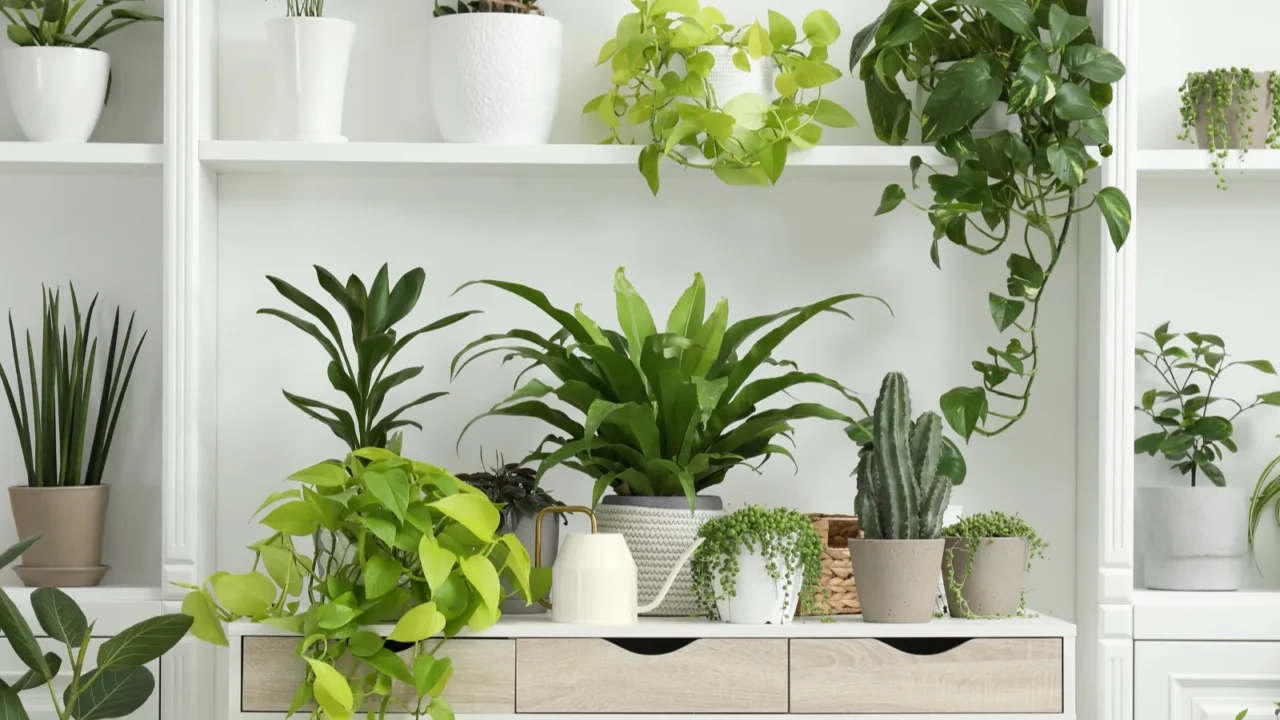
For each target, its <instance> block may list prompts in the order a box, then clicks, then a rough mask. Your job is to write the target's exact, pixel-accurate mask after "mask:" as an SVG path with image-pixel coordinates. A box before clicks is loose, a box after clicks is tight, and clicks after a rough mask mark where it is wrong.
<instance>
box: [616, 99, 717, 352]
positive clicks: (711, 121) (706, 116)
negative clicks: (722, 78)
mask: <svg viewBox="0 0 1280 720" xmlns="http://www.w3.org/2000/svg"><path fill="white" fill-rule="evenodd" d="M698 120H699V121H701V122H702V126H703V127H704V128H706V131H707V134H708V135H710V136H711V137H714V138H720V139H722V140H723V139H725V138H728V137H731V136H732V135H733V126H734V123H735V122H736V121H735V120H734V118H733V116H732V115H728V114H726V113H722V112H704V113H702V114H701V115H699V116H698ZM619 317H621V316H619ZM655 332H656V330H655Z"/></svg>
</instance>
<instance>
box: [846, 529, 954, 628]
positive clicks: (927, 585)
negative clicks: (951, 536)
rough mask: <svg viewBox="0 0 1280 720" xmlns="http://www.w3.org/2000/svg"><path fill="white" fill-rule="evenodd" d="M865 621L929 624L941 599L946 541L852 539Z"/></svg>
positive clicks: (850, 552)
mask: <svg viewBox="0 0 1280 720" xmlns="http://www.w3.org/2000/svg"><path fill="white" fill-rule="evenodd" d="M849 560H850V561H852V563H853V579H854V581H855V582H856V583H858V599H859V600H860V601H861V602H862V619H863V620H865V621H866V622H874V623H925V622H929V621H930V620H932V619H933V608H934V603H935V601H936V599H937V596H938V566H939V563H941V562H942V539H941V538H939V539H937V540H866V539H853V538H850V540H849Z"/></svg>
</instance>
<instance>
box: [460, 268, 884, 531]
mask: <svg viewBox="0 0 1280 720" xmlns="http://www.w3.org/2000/svg"><path fill="white" fill-rule="evenodd" d="M475 284H483V285H490V286H493V287H496V288H498V289H501V290H505V291H506V292H509V293H511V294H513V295H515V296H517V297H520V298H523V299H524V300H526V301H528V302H529V303H531V304H533V305H534V306H535V307H537V308H538V309H539V310H542V311H543V312H544V313H546V314H547V315H549V316H550V317H551V318H552V319H554V320H555V321H556V322H557V323H558V324H559V325H560V330H559V331H558V332H556V333H554V334H553V335H551V336H550V337H543V336H542V335H539V334H538V333H535V332H531V331H529V330H511V331H509V332H507V333H502V334H497V335H486V336H485V337H482V338H480V339H478V340H476V341H474V342H472V343H471V344H469V345H467V346H466V347H465V348H463V350H462V352H460V353H458V355H457V357H455V358H454V359H453V365H452V366H451V372H452V373H453V374H454V375H455V376H456V375H457V374H458V373H460V372H461V371H462V370H463V369H464V368H465V367H466V366H467V365H468V364H470V363H471V362H472V361H474V360H476V359H477V358H480V357H483V356H484V355H488V354H491V353H497V352H501V353H505V354H506V355H507V359H512V358H522V359H524V360H528V361H529V362H530V364H529V366H528V367H527V368H525V370H524V371H523V372H521V373H520V376H518V377H517V378H516V384H517V385H519V383H520V379H521V378H522V377H523V376H524V374H525V373H526V372H528V371H529V370H532V369H534V368H540V369H543V370H545V371H547V372H549V373H550V374H551V375H552V376H553V377H554V379H555V381H556V382H557V385H556V386H555V387H552V386H550V385H547V384H546V383H544V382H543V381H541V380H538V379H532V380H529V381H528V383H526V384H525V385H524V386H522V387H520V388H519V389H517V390H516V391H515V392H514V393H513V394H512V395H511V396H510V397H508V398H507V399H506V400H503V401H502V402H500V403H498V404H497V405H495V406H494V407H493V408H492V409H491V410H489V411H488V412H486V413H484V414H482V415H480V416H479V417H477V418H475V419H473V420H472V421H471V422H469V423H467V426H466V427H465V428H463V430H462V433H463V434H464V435H465V434H466V432H467V429H468V428H470V427H471V425H472V424H474V423H475V422H476V421H477V420H479V419H480V418H483V417H490V416H510V417H528V418H536V419H539V420H542V421H543V422H546V423H548V424H549V425H551V426H552V427H554V428H555V429H556V430H557V432H556V433H553V434H551V435H548V436H547V437H546V438H545V439H544V440H543V442H542V443H541V444H540V446H539V449H538V450H536V451H535V452H533V453H532V454H530V455H529V457H528V458H526V461H538V462H540V465H539V467H538V476H539V477H541V476H542V474H543V473H545V472H546V471H547V470H550V469H551V468H553V467H555V466H557V465H561V464H563V465H566V466H568V467H571V468H573V469H575V470H578V471H580V472H583V473H585V474H587V475H588V476H590V477H591V478H593V479H594V480H595V487H594V491H593V493H592V504H593V505H594V504H595V503H596V502H598V501H599V499H600V496H601V495H602V494H603V493H604V490H605V488H607V487H612V488H613V489H614V492H616V493H618V494H619V495H646V496H653V495H659V496H679V495H682V494H683V495H685V496H686V497H688V499H689V503H690V507H692V506H693V503H694V497H695V495H697V493H699V492H702V491H704V490H706V489H707V488H710V487H712V486H714V485H717V484H719V483H720V482H722V481H723V480H724V477H725V474H726V473H728V472H729V470H731V469H732V468H734V467H737V466H739V465H747V466H751V465H752V463H753V461H757V460H758V461H759V464H763V463H764V462H765V461H766V460H768V459H769V458H770V457H772V456H773V455H782V456H784V457H787V458H790V459H792V462H793V463H794V461H795V460H794V458H792V456H791V452H790V451H789V450H788V449H787V448H786V447H784V446H782V445H779V444H778V440H779V438H785V439H787V440H788V441H789V440H790V438H791V431H792V426H791V423H792V422H793V421H795V420H802V419H806V418H821V419H825V420H839V421H843V422H845V423H852V422H853V420H852V419H850V418H849V417H848V416H847V415H845V414H844V413H842V412H839V411H837V410H832V409H831V408H828V407H826V406H824V405H820V404H816V403H796V404H794V405H790V406H787V407H782V408H774V409H768V410H761V411H757V409H756V408H757V405H759V404H760V403H763V402H765V401H766V400H769V399H770V398H772V397H774V396H775V395H777V394H778V393H782V392H785V391H787V390H789V389H791V388H793V387H798V386H801V385H824V386H826V387H829V388H831V389H833V390H835V391H836V392H837V393H839V394H840V395H841V396H843V397H844V398H845V399H847V400H849V401H850V402H852V403H854V404H855V405H857V406H859V407H861V408H862V409H863V411H864V412H865V410H866V407H865V406H864V405H863V404H862V402H861V401H860V400H858V399H857V398H856V397H854V396H853V395H852V394H851V393H850V392H849V391H848V390H846V389H845V388H844V386H842V385H840V384H839V383H837V382H836V381H834V380H831V379H830V378H827V377H825V376H822V375H817V374H814V373H806V372H801V371H800V370H799V369H796V368H795V363H793V362H790V361H787V360H775V359H774V358H773V356H772V355H773V351H774V350H775V349H776V348H777V347H778V346H779V345H781V344H782V342H783V341H784V340H786V339H787V337H788V336H789V335H791V333H792V332H794V331H795V330H797V329H798V328H799V327H800V326H802V325H804V324H805V323H807V322H808V321H809V320H810V319H812V318H813V317H815V316H816V315H818V314H820V313H825V312H834V313H838V314H841V315H846V316H847V313H845V312H844V311H843V310H841V309H840V308H839V306H840V305H842V304H844V303H846V302H848V301H851V300H856V299H859V298H868V297H869V296H865V295H858V294H847V295H837V296H834V297H830V298H827V299H825V300H822V301H819V302H816V303H813V304H811V305H805V306H801V307H796V308H791V309H789V310H783V311H782V312H778V313H774V314H772V315H763V316H759V317H753V318H748V319H746V320H742V321H739V322H737V323H734V324H732V325H730V324H729V303H728V301H726V300H724V299H723V298H722V299H721V300H720V301H719V302H717V303H716V305H715V307H714V309H713V310H712V311H711V312H710V313H707V312H706V286H705V285H704V283H703V280H702V275H700V274H698V275H695V276H694V280H693V284H692V285H691V286H690V287H689V288H688V289H687V290H685V292H684V294H683V295H681V297H680V299H679V301H677V302H676V305H675V307H674V308H672V310H671V314H670V315H669V316H668V318H667V324H666V328H665V332H658V330H657V326H656V325H655V324H654V320H653V316H652V315H651V314H650V311H649V306H648V304H646V303H645V301H644V299H643V298H642V297H641V296H640V294H639V293H638V292H637V291H636V289H635V288H634V287H633V286H632V285H631V283H630V282H628V280H627V278H626V275H625V273H624V271H623V269H622V268H619V269H618V272H617V274H616V276H615V278H614V294H615V296H616V298H617V311H618V323H619V325H620V326H621V330H622V331H621V332H617V331H613V330H602V329H601V328H600V326H599V325H598V324H597V323H596V322H595V321H594V320H592V319H591V318H589V317H587V315H586V314H585V313H584V312H583V311H582V306H581V305H578V306H576V307H575V308H574V310H573V312H568V311H565V310H561V309H559V308H556V307H554V306H553V305H551V303H550V301H549V300H548V299H547V296H546V295H544V294H542V293H541V292H539V291H537V290H534V289H533V288H530V287H526V286H524V285H517V284H515V283H508V282H500V281H497V280H478V281H475V282H471V283H467V284H466V285H463V287H464V288H465V287H467V286H469V285H475ZM870 299H873V300H876V301H878V302H881V303H882V304H883V301H882V300H879V298H870ZM886 307H888V306H887V305H886ZM775 324H776V326H774V325H775ZM770 326H774V327H772V329H770V330H769V331H768V332H767V333H765V335H764V336H763V337H761V338H760V339H759V340H757V341H756V342H755V344H754V345H752V346H751V348H750V349H749V350H747V351H746V352H745V353H744V354H743V355H742V356H741V357H740V356H739V355H738V351H739V349H741V347H742V346H743V344H744V343H745V342H746V341H747V340H748V339H749V338H750V337H751V336H752V335H754V334H755V333H757V332H759V331H762V330H764V329H766V328H769V327H770ZM507 343H510V344H507ZM766 364H769V365H775V366H780V367H781V366H787V367H791V368H792V369H793V370H792V371H791V372H786V373H784V374H782V375H780V376H774V377H767V378H759V379H756V380H751V376H752V375H753V374H754V373H755V372H756V370H757V369H759V368H760V367H761V366H763V365H766ZM749 380H751V381H750V382H748V381H749ZM548 395H553V396H555V398H556V399H558V400H559V401H561V402H562V403H564V404H565V405H567V406H569V407H570V408H572V409H573V410H575V411H577V412H578V413H580V414H581V416H582V418H581V419H580V420H576V419H574V418H573V417H571V416H570V415H569V414H567V413H565V412H564V411H562V410H560V409H557V408H554V407H552V406H550V405H548V404H547V403H546V402H544V401H543V400H542V399H541V398H545V397H547V396H548ZM459 442H461V436H459ZM547 446H551V447H552V450H551V451H550V452H548V451H545V450H544V449H543V448H546V447H547ZM756 467H757V468H758V465H756Z"/></svg>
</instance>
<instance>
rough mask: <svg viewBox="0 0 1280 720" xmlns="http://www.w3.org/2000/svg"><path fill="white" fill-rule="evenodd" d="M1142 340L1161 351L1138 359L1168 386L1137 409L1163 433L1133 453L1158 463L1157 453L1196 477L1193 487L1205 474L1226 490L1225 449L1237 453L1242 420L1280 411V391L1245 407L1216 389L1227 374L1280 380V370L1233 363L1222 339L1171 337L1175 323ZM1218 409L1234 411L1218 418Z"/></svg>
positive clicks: (1144, 351)
mask: <svg viewBox="0 0 1280 720" xmlns="http://www.w3.org/2000/svg"><path fill="white" fill-rule="evenodd" d="M1140 334H1141V335H1142V336H1143V337H1145V338H1147V339H1148V340H1150V341H1151V342H1153V343H1155V349H1151V348H1138V349H1137V354H1138V359H1140V360H1142V361H1143V362H1145V363H1146V364H1148V365H1150V366H1151V367H1152V368H1154V369H1155V371H1156V372H1157V373H1158V374H1159V375H1160V379H1161V381H1163V383H1164V386H1163V387H1159V388H1152V389H1150V390H1147V391H1146V392H1144V393H1143V394H1142V404H1140V405H1138V406H1137V407H1136V408H1135V409H1136V410H1138V411H1139V412H1141V413H1143V414H1144V415H1146V416H1148V417H1150V418H1151V421H1152V422H1154V423H1155V424H1156V425H1157V426H1159V428H1160V430H1159V431H1158V432H1154V433H1150V434H1148V435H1143V436H1142V437H1140V438H1138V439H1137V440H1135V441H1134V443H1133V451H1134V452H1137V453H1146V454H1147V455H1150V456H1152V457H1155V455H1156V453H1160V454H1162V455H1164V456H1165V458H1166V459H1168V460H1171V461H1173V467H1174V468H1175V469H1177V470H1178V472H1180V473H1182V474H1183V475H1190V476H1191V486H1192V487H1195V485H1196V480H1197V478H1198V476H1199V474H1200V473H1203V474H1204V476H1205V477H1207V478H1209V480H1210V481H1211V482H1213V484H1214V485H1217V486H1219V487H1221V486H1223V485H1225V484H1226V478H1224V477H1223V475H1222V470H1220V469H1219V468H1218V466H1217V465H1216V464H1215V463H1216V462H1217V461H1219V460H1221V459H1222V458H1223V457H1224V455H1225V453H1224V452H1223V449H1224V448H1225V449H1226V450H1229V451H1231V452H1235V451H1236V443H1235V441H1234V440H1233V439H1232V435H1233V434H1234V433H1235V425H1234V423H1235V420H1236V418H1238V417H1240V415H1242V414H1244V413H1246V412H1248V411H1250V410H1252V409H1254V408H1256V407H1258V406H1261V405H1273V406H1280V391H1275V392H1269V393H1263V394H1261V395H1259V396H1257V397H1256V398H1255V399H1254V401H1253V402H1252V403H1250V404H1248V405H1245V404H1243V403H1241V402H1240V401H1238V400H1235V399H1233V398H1229V397H1222V396H1219V395H1214V394H1213V388H1214V386H1215V385H1216V384H1217V383H1218V380H1219V379H1221V377H1222V374H1223V373H1225V372H1226V371H1227V370H1230V369H1231V368H1233V367H1240V366H1243V367H1249V368H1253V369H1254V370H1257V371H1259V372H1263V373H1266V374H1268V375H1275V374H1276V369H1275V366H1273V365H1272V364H1271V362H1270V361H1268V360H1231V359H1230V357H1231V356H1230V355H1228V354H1227V346H1226V343H1224V342H1223V340H1222V338H1221V337H1219V336H1217V335H1210V334H1208V333H1196V332H1190V333H1186V334H1185V335H1182V334H1178V333H1171V332H1169V323H1164V324H1163V325H1161V326H1160V327H1158V328H1156V330H1155V333H1154V334H1153V333H1145V332H1144V333H1140ZM1184 340H1185V341H1184ZM1166 388H1167V389H1166ZM1215 403H1225V404H1227V405H1230V406H1231V407H1230V408H1227V409H1225V410H1224V412H1223V414H1220V415H1219V414H1214V413H1213V407H1212V406H1213V405H1214V404H1215ZM1219 407H1224V406H1219Z"/></svg>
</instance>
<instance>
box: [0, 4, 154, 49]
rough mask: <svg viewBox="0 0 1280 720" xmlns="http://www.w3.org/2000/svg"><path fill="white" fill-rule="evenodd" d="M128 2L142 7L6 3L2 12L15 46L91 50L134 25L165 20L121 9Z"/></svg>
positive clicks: (128, 9)
mask: <svg viewBox="0 0 1280 720" xmlns="http://www.w3.org/2000/svg"><path fill="white" fill-rule="evenodd" d="M126 2H129V3H130V4H132V5H135V6H136V5H139V4H140V2H132V0H102V2H99V3H95V4H94V6H93V9H92V10H85V9H84V6H85V5H86V0H3V2H0V13H3V14H4V17H5V19H6V20H8V21H9V28H8V30H7V33H8V36H9V40H10V41H11V42H12V43H13V44H14V45H18V46H21V47H33V46H49V47H78V48H91V47H93V46H94V45H96V44H97V42H98V41H99V40H101V39H102V38H104V37H106V36H108V35H110V34H111V33H113V32H116V31H117V30H123V29H124V28H127V27H129V26H130V25H133V24H134V23H140V22H160V21H161V20H162V19H163V18H160V17H157V16H155V15H152V14H150V13H146V12H143V11H141V10H137V9H135V8H132V7H120V5H122V4H124V3H126ZM82 11H83V14H82ZM104 12H105V13H106V14H105V15H104V14H103V13H104Z"/></svg>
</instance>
